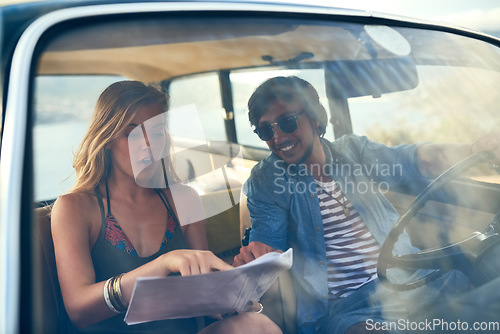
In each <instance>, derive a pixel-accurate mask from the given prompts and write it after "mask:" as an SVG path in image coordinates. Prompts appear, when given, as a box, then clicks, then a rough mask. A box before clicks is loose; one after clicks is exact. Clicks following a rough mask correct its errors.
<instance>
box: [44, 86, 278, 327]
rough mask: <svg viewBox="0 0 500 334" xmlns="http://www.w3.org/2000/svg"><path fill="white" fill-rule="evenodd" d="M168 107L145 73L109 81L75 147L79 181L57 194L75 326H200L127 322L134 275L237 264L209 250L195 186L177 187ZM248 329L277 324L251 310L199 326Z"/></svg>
mask: <svg viewBox="0 0 500 334" xmlns="http://www.w3.org/2000/svg"><path fill="white" fill-rule="evenodd" d="M166 110H167V97H166V95H165V94H164V93H162V92H160V91H158V90H157V89H155V88H153V87H150V86H147V85H145V84H143V83H141V82H137V81H121V82H117V83H114V84H112V85H111V86H109V87H108V88H107V89H106V90H104V92H103V93H102V94H101V96H100V97H99V100H98V102H97V105H96V108H95V112H94V116H93V119H92V122H91V125H90V127H89V129H88V131H87V134H86V135H85V137H84V139H83V141H82V143H81V145H80V148H79V150H78V151H77V153H76V156H75V160H74V164H73V166H74V168H75V171H76V176H77V180H76V184H75V186H74V188H73V189H72V190H71V191H70V192H69V193H68V194H65V195H63V196H60V197H59V198H58V199H57V201H56V203H55V204H54V207H53V211H52V236H53V240H54V249H55V254H56V263H57V270H58V276H59V283H60V286H61V292H62V296H63V299H64V304H65V307H66V310H67V313H68V315H69V317H70V319H71V322H72V324H73V325H74V331H75V332H87V331H89V332H93V333H95V332H100V333H122V332H134V333H141V332H147V333H155V332H161V333H175V334H178V333H195V332H196V331H197V326H196V321H195V319H176V320H165V321H157V322H149V323H145V324H140V325H133V326H127V325H126V324H125V322H124V321H123V318H124V313H123V312H124V311H125V310H126V306H127V305H128V303H129V302H130V298H131V294H132V291H133V287H134V282H135V280H136V279H137V278H138V277H145V276H167V275H169V274H170V273H180V274H181V275H196V274H201V273H208V272H210V271H212V270H227V269H230V268H232V267H231V266H229V265H228V264H226V263H225V262H223V261H222V260H220V259H219V258H217V257H216V256H215V255H214V254H213V253H212V252H209V251H207V250H206V249H207V241H206V236H205V223H204V221H203V215H202V214H201V212H202V207H201V201H200V198H199V197H198V195H197V194H196V192H195V191H194V190H192V189H191V188H189V187H187V186H181V185H179V184H175V191H173V190H172V186H173V185H174V183H175V181H176V180H177V179H176V177H175V173H174V171H173V168H172V164H171V161H170V159H169V158H168V157H169V154H168V153H169V150H170V145H169V138H168V134H167V133H166V116H165V115H166ZM158 157H160V158H162V159H158ZM169 185H170V186H169ZM174 197H175V198H174ZM174 200H175V202H174ZM181 216H182V217H181ZM179 218H181V219H179ZM179 220H181V222H179ZM251 331H255V332H257V333H265V332H268V333H274V332H280V330H279V328H278V327H277V326H276V325H275V324H274V323H273V322H272V321H271V320H269V319H268V318H267V317H265V316H264V315H262V314H258V313H245V312H243V313H240V314H239V315H237V316H233V317H229V318H226V319H224V320H220V321H217V322H215V323H214V324H212V325H210V326H208V327H206V328H204V329H203V330H202V332H203V333H210V332H217V333H224V332H227V333H238V332H245V333H249V332H251Z"/></svg>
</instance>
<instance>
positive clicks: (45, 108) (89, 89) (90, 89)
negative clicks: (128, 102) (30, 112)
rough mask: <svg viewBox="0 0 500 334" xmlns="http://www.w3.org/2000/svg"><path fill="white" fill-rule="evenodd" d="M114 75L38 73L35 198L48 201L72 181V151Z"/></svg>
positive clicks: (36, 83)
mask: <svg viewBox="0 0 500 334" xmlns="http://www.w3.org/2000/svg"><path fill="white" fill-rule="evenodd" d="M121 79H123V78H122V77H116V76H89V75H87V76H38V77H37V78H36V81H35V103H34V114H35V121H34V126H33V145H34V147H33V155H34V167H35V168H34V180H35V184H34V192H35V194H34V198H35V201H37V202H41V201H50V200H53V199H55V198H57V196H59V195H60V194H63V193H65V192H67V191H68V190H69V189H70V188H71V187H72V185H73V183H74V181H75V175H74V171H73V167H72V165H73V153H74V152H75V151H76V150H77V148H78V145H79V144H80V141H81V139H82V138H83V135H84V134H85V131H86V129H87V127H88V125H89V120H90V117H91V115H92V112H93V110H94V106H95V101H97V97H98V96H99V94H101V92H102V91H103V90H104V88H106V87H107V86H108V85H110V84H111V83H113V82H116V81H118V80H121Z"/></svg>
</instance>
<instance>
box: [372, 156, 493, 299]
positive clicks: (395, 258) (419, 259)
mask: <svg viewBox="0 0 500 334" xmlns="http://www.w3.org/2000/svg"><path fill="white" fill-rule="evenodd" d="M490 157H491V153H489V152H479V153H476V154H474V155H471V156H469V157H467V158H465V159H463V160H462V161H460V162H458V163H457V164H455V165H454V166H452V167H451V168H449V169H448V170H447V171H445V172H444V173H442V174H441V175H440V176H439V177H437V178H436V179H435V180H434V181H433V182H431V183H430V184H429V185H428V186H427V187H426V188H425V189H424V190H423V191H422V192H421V193H420V194H419V195H418V196H417V197H416V198H415V200H414V202H413V203H412V204H411V206H410V208H409V209H408V210H407V211H406V212H405V213H404V214H403V215H402V216H401V217H400V218H399V219H398V221H397V222H396V224H395V225H394V227H393V229H392V230H391V232H390V233H389V235H388V237H387V239H386V240H385V242H384V244H383V245H382V247H381V249H380V254H379V260H378V265H377V274H378V277H379V279H380V281H381V282H382V283H383V284H384V285H385V286H387V287H388V288H390V289H393V290H398V291H406V290H412V289H416V288H418V287H420V286H423V285H426V284H428V283H429V282H431V281H433V280H435V279H436V278H438V277H439V276H441V275H442V274H443V272H442V270H441V269H443V263H444V262H443V260H445V259H450V258H451V257H457V256H463V255H464V248H467V249H468V250H471V252H473V253H474V252H475V251H479V250H480V249H482V247H484V243H485V242H487V243H489V242H492V240H491V238H490V240H487V239H488V237H489V236H491V235H496V234H498V232H499V231H498V230H499V226H500V211H499V212H498V213H497V214H496V215H495V217H494V218H493V220H492V221H491V222H490V223H489V225H488V227H487V228H486V229H485V230H484V231H483V233H480V232H475V233H474V234H473V235H471V236H470V237H468V238H466V239H464V240H462V241H459V242H457V243H453V244H449V245H447V246H444V247H441V248H434V249H431V250H426V251H419V252H417V253H414V254H407V255H395V254H393V249H394V245H395V244H396V242H397V240H398V238H399V236H400V235H401V234H402V233H403V231H404V229H405V228H406V226H408V224H409V222H410V221H411V219H412V218H413V217H415V215H416V213H417V212H418V211H419V210H420V209H421V208H422V207H423V206H424V205H425V203H426V202H427V200H428V199H429V196H430V195H431V194H432V193H433V192H435V191H436V190H438V189H440V188H441V187H443V185H445V184H447V183H448V182H449V181H450V180H451V179H453V178H455V177H457V176H458V175H460V174H461V173H463V172H464V171H466V170H467V169H468V168H470V167H471V166H473V165H475V164H477V163H479V162H485V161H491V160H490V159H491V158H490ZM495 240H497V239H495ZM448 267H449V266H448ZM390 268H405V269H415V270H417V269H434V270H433V271H431V272H430V273H428V274H426V275H425V276H423V277H421V278H418V279H416V280H414V281H412V282H406V283H402V284H399V283H394V282H391V281H390V280H389V278H388V275H387V270H388V269H390ZM446 269H450V268H446Z"/></svg>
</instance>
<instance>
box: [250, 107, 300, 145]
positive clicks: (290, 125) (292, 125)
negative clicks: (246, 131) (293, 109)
mask: <svg viewBox="0 0 500 334" xmlns="http://www.w3.org/2000/svg"><path fill="white" fill-rule="evenodd" d="M303 113H304V111H301V112H299V113H298V114H297V115H293V116H288V117H285V118H283V119H280V120H279V121H277V122H274V123H271V124H264V125H261V126H258V127H256V128H255V130H253V132H255V133H256V134H257V135H258V136H259V138H260V139H262V140H263V141H268V140H271V139H272V138H273V137H274V126H275V125H276V124H278V126H279V127H280V129H281V131H283V132H284V133H292V132H294V131H295V130H297V126H298V125H297V118H299V117H300V115H302V114H303Z"/></svg>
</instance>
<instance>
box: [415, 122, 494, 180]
mask: <svg viewBox="0 0 500 334" xmlns="http://www.w3.org/2000/svg"><path fill="white" fill-rule="evenodd" d="M499 141H500V130H494V131H492V132H490V133H489V134H488V135H486V136H484V137H482V138H480V139H479V140H477V141H476V142H474V143H473V144H451V143H445V144H424V145H422V146H420V147H419V148H418V150H417V169H418V171H419V172H420V174H421V175H422V176H424V177H427V178H435V177H437V176H438V175H440V174H441V173H443V172H444V171H445V170H447V169H448V168H450V167H451V166H453V165H454V164H456V163H457V162H459V161H460V160H462V159H464V158H466V157H468V156H469V155H471V154H474V153H477V152H481V151H492V152H493V154H494V155H495V157H496V159H497V160H500V145H499Z"/></svg>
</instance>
